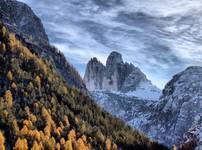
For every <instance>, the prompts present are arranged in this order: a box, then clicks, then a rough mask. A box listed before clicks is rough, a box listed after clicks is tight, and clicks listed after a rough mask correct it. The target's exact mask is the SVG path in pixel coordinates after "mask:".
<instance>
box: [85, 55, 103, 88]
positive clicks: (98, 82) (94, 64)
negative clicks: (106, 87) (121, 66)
mask: <svg viewBox="0 0 202 150" xmlns="http://www.w3.org/2000/svg"><path fill="white" fill-rule="evenodd" d="M105 71H106V68H105V66H104V65H103V64H102V63H101V62H100V61H98V60H97V58H92V59H91V60H90V61H89V62H88V64H87V67H86V73H85V77H84V81H86V82H85V84H86V86H87V87H88V90H90V91H93V90H99V89H102V82H103V76H104V73H105ZM89 79H91V80H89Z"/></svg>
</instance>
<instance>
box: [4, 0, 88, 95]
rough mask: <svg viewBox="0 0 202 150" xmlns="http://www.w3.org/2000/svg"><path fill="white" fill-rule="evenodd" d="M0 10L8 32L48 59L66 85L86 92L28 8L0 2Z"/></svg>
mask: <svg viewBox="0 0 202 150" xmlns="http://www.w3.org/2000/svg"><path fill="white" fill-rule="evenodd" d="M0 8H1V9H0V20H1V21H2V22H3V23H4V24H5V25H6V26H7V27H8V28H9V30H10V31H12V32H14V33H15V34H16V35H17V36H18V38H19V39H21V40H22V41H23V42H24V43H25V44H26V45H27V46H28V47H29V48H30V49H33V51H34V52H35V53H36V54H38V55H40V56H42V57H43V58H45V59H48V60H49V61H50V62H51V63H52V64H53V67H54V68H55V69H56V70H57V72H58V74H60V75H61V77H63V78H64V79H65V81H66V82H67V83H68V85H70V86H72V87H75V88H78V89H81V90H82V91H85V92H87V89H86V87H85V84H84V83H83V81H82V78H81V77H80V75H79V73H78V72H77V71H76V70H75V69H74V67H73V66H72V65H70V64H69V63H68V62H67V60H66V58H65V56H64V55H63V54H62V53H61V52H60V51H59V50H58V49H56V48H54V47H53V46H51V45H50V44H49V41H48V37H47V35H46V33H45V30H44V28H43V25H42V23H41V20H40V19H39V18H38V17H37V16H36V15H35V14H34V12H33V11H32V10H31V8H30V7H29V6H27V5H26V4H24V3H21V2H18V1H16V0H0Z"/></svg>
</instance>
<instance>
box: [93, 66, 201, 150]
mask: <svg viewBox="0 0 202 150" xmlns="http://www.w3.org/2000/svg"><path fill="white" fill-rule="evenodd" d="M201 79H202V67H189V68H187V69H186V70H185V71H183V72H180V73H178V74H177V75H175V76H174V77H173V79H172V80H171V81H170V82H168V84H167V85H166V86H165V88H164V90H163V93H162V96H161V97H160V99H159V101H148V100H144V99H141V98H140V97H139V98H138V97H135V96H134V95H129V94H128V93H125V94H124V93H120V92H119V93H118V92H107V91H94V92H92V95H93V96H94V97H95V99H96V101H97V103H98V104H99V105H100V106H102V107H103V108H104V109H105V110H107V111H108V112H110V113H112V114H114V115H116V116H117V117H120V118H121V119H123V120H124V121H126V122H127V123H128V124H130V125H131V126H133V127H135V128H137V129H139V130H141V131H143V132H144V133H146V134H147V135H149V136H150V137H151V138H152V139H154V140H156V141H158V142H160V143H162V144H165V145H167V146H170V147H171V146H172V145H174V144H176V145H178V146H179V145H180V144H182V143H184V142H189V141H192V140H194V141H197V145H198V147H197V148H196V150H200V149H201V148H202V134H201V131H202V80H201ZM145 91H147V90H145ZM145 93H146V92H144V94H145Z"/></svg>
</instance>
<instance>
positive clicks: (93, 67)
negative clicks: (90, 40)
mask: <svg viewBox="0 0 202 150" xmlns="http://www.w3.org/2000/svg"><path fill="white" fill-rule="evenodd" d="M84 82H85V83H86V86H87V88H88V90H90V91H113V92H121V93H124V94H130V95H132V94H134V96H135V95H137V96H138V97H139V96H140V97H141V95H140V94H139V95H138V93H135V92H137V91H139V93H140V92H142V91H144V90H148V91H150V92H151V93H154V94H153V95H155V96H156V99H158V96H159V95H160V90H159V89H158V88H157V87H155V86H154V85H153V84H152V83H151V81H149V80H148V79H147V77H146V75H145V74H144V73H143V72H142V71H141V70H140V69H139V68H138V67H135V66H134V65H133V64H129V63H127V62H126V63H124V62H123V59H122V56H121V54H120V53H118V52H112V53H111V54H110V55H109V57H108V58H107V61H106V66H104V65H103V64H102V63H101V62H99V61H98V60H97V58H93V59H91V60H90V61H89V62H88V64H87V67H86V72H85V76H84ZM147 88H149V89H147Z"/></svg>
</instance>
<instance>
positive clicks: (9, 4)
mask: <svg viewBox="0 0 202 150" xmlns="http://www.w3.org/2000/svg"><path fill="white" fill-rule="evenodd" d="M0 18H1V20H3V22H4V24H6V25H7V26H8V27H9V29H10V30H11V31H13V32H15V33H18V34H20V35H23V36H24V37H26V38H29V39H30V40H31V41H34V42H37V43H49V42H48V36H47V35H46V32H45V30H44V28H43V25H42V23H41V20H40V19H39V18H38V17H37V16H36V15H35V14H34V13H33V11H32V9H31V8H30V7H29V6H27V5H26V4H24V3H21V2H18V1H16V0H0Z"/></svg>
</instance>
